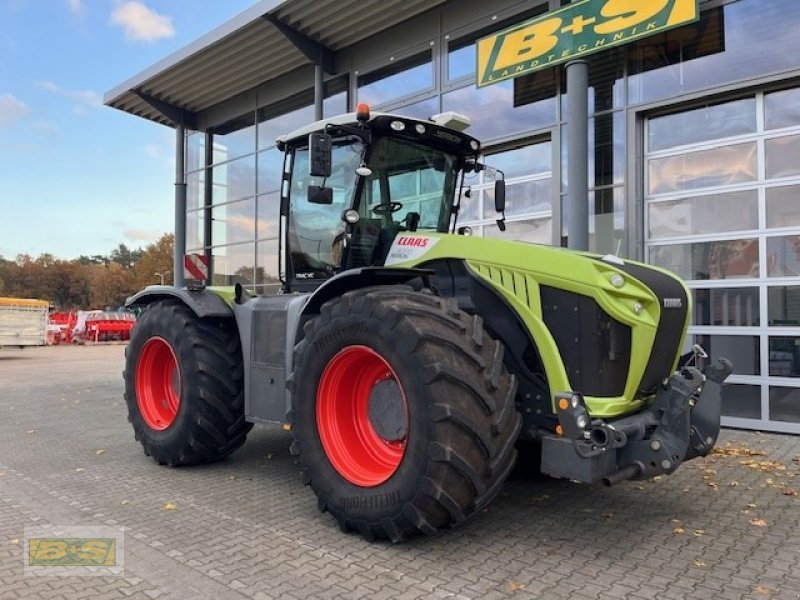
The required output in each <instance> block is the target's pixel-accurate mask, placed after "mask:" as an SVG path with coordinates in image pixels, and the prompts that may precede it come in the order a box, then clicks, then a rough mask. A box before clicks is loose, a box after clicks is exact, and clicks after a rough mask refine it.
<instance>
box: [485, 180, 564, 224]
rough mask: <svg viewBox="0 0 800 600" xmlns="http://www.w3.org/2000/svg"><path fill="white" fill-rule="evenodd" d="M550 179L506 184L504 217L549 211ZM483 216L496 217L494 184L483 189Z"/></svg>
mask: <svg viewBox="0 0 800 600" xmlns="http://www.w3.org/2000/svg"><path fill="white" fill-rule="evenodd" d="M551 185H552V182H551V180H550V179H539V180H536V181H523V182H517V183H509V184H506V217H514V216H520V215H526V214H530V213H535V212H542V211H549V210H551V208H552V202H551V199H550V190H551ZM484 194H485V196H486V197H485V200H484V218H486V219H490V218H491V219H494V218H497V216H498V215H497V213H496V212H495V210H494V186H492V187H490V188H488V189H486V190H485V191H484Z"/></svg>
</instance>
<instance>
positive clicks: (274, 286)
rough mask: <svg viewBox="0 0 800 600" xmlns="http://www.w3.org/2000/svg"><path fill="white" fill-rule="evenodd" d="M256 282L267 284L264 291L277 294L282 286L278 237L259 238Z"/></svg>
mask: <svg viewBox="0 0 800 600" xmlns="http://www.w3.org/2000/svg"><path fill="white" fill-rule="evenodd" d="M256 245H257V248H258V250H257V252H258V254H257V255H256V260H257V261H258V264H257V267H256V283H259V284H266V286H265V287H264V292H265V293H267V294H275V293H277V292H278V289H279V288H280V271H279V269H278V238H277V237H276V238H273V239H269V240H259V241H258V242H257V243H256Z"/></svg>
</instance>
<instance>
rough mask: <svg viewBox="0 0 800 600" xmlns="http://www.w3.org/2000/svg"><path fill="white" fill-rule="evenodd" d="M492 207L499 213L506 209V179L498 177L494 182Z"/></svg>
mask: <svg viewBox="0 0 800 600" xmlns="http://www.w3.org/2000/svg"><path fill="white" fill-rule="evenodd" d="M494 209H495V211H497V212H499V213H501V212H505V210H506V181H505V179H498V180H496V181H495V182H494Z"/></svg>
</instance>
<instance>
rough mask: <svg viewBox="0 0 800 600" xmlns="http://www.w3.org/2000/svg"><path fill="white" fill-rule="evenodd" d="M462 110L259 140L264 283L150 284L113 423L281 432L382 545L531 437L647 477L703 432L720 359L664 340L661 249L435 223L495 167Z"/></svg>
mask: <svg viewBox="0 0 800 600" xmlns="http://www.w3.org/2000/svg"><path fill="white" fill-rule="evenodd" d="M467 125H468V120H466V118H464V117H461V116H459V115H455V114H452V113H445V114H442V115H436V116H434V117H432V118H431V119H430V120H418V119H413V118H408V117H403V116H397V115H389V114H376V113H373V114H370V113H369V108H368V107H366V106H360V107H359V110H358V111H357V112H356V113H355V114H348V115H342V116H339V117H334V118H331V119H327V120H325V121H321V122H317V123H314V124H312V125H310V126H308V127H305V128H302V129H300V130H298V131H296V132H294V133H292V134H290V135H286V136H283V137H282V138H280V139H279V140H278V145H279V148H281V150H282V151H284V152H285V161H284V167H283V171H282V175H281V181H282V188H281V194H280V230H281V233H280V253H279V261H278V262H279V271H280V278H279V279H280V291H279V293H276V294H273V295H263V294H262V295H255V294H253V293H252V292H248V291H247V289H245V288H244V287H242V286H241V285H236V286H235V287H203V286H202V285H197V286H189V287H186V288H174V287H165V286H152V287H149V288H147V289H145V290H144V291H142V292H140V293H138V294H136V295H135V296H133V297H132V298H131V299H130V300H129V302H128V306H129V307H141V308H143V309H144V310H143V313H142V315H141V317H140V319H139V321H138V325H137V327H136V328H135V330H134V333H133V337H132V340H131V342H130V344H129V346H128V349H127V358H126V368H125V398H126V402H127V407H128V411H129V419H130V421H131V423H132V425H133V429H134V432H135V436H136V439H137V440H138V441H139V442H141V444H142V445H143V447H144V451H145V454H147V455H150V456H152V457H153V458H154V459H155V460H156V461H157V462H158V463H160V464H168V465H173V466H175V465H185V464H197V463H203V462H208V461H214V460H218V459H221V458H223V457H225V456H227V455H228V454H230V453H231V452H233V451H235V450H236V449H237V448H239V447H240V446H241V445H242V444H243V443H244V441H245V437H246V435H247V433H248V431H249V430H250V428H251V427H252V424H253V423H269V422H271V423H278V424H281V425H283V427H284V428H285V429H287V430H291V432H292V435H293V442H292V444H291V452H292V453H293V454H295V455H297V456H298V457H299V463H300V467H301V469H302V480H303V482H304V483H306V484H308V485H310V486H311V488H312V489H313V490H314V492H315V493H316V495H317V497H318V504H319V507H320V509H321V510H323V511H328V512H330V513H331V514H332V515H333V516H334V517H335V518H336V520H337V521H338V523H339V525H340V526H341V528H342V529H343V530H345V531H349V530H353V531H358V532H360V533H361V534H362V535H364V536H365V537H367V538H368V539H373V538H389V539H391V540H392V541H400V540H403V539H405V538H407V537H408V536H410V535H413V534H416V533H418V532H424V533H434V532H436V531H439V530H441V529H443V528H447V527H451V526H454V525H457V524H459V523H461V522H462V521H464V520H465V519H468V518H470V517H471V516H472V515H475V514H476V513H478V512H479V511H481V510H482V509H483V508H484V507H486V506H487V504H488V503H489V502H490V501H491V500H492V499H493V498H494V497H495V496H496V495H497V494H498V492H499V490H500V489H501V487H502V485H503V483H504V481H505V479H506V478H507V476H508V475H509V473H510V472H511V470H512V468H513V467H514V464H515V461H516V458H517V453H518V447H522V446H523V445H524V446H525V448H526V449H525V451H526V452H531V451H532V450H531V448H533V449H535V451H536V456H537V461H536V465H537V467H538V468H539V469H540V470H541V472H543V473H545V474H547V475H551V476H555V477H560V478H565V479H569V480H573V481H577V482H583V483H587V484H593V483H598V482H601V481H602V482H604V483H606V484H608V485H610V484H614V483H617V482H621V481H624V480H628V479H645V478H652V477H654V476H658V475H665V474H670V473H672V472H674V471H675V469H677V468H678V466H679V465H680V464H681V463H682V462H684V461H686V460H690V459H692V458H695V457H698V456H704V455H707V454H708V453H709V452H710V451H711V449H712V447H713V446H714V444H715V442H716V440H717V435H718V433H719V428H720V424H719V423H720V391H721V384H722V382H723V381H724V380H725V378H726V377H727V375H728V374H729V373H730V371H731V365H730V363H729V362H728V361H726V360H725V359H720V360H719V361H718V362H716V363H714V364H710V362H709V361H705V362H709V364H705V365H704V361H703V359H704V358H707V357H706V356H705V355H704V353H703V352H702V349H700V348H699V347H695V348H694V349H693V351H691V352H687V353H686V354H683V355H682V349H683V345H684V343H685V342H684V338H685V333H686V328H687V325H688V322H689V315H690V309H691V307H690V302H691V296H690V294H689V293H688V291H687V288H686V287H685V285H684V284H683V283H682V282H681V281H680V280H679V279H678V278H677V277H676V276H675V275H673V274H671V273H670V272H668V271H665V270H663V269H660V268H657V267H653V266H649V265H645V264H640V263H637V262H634V261H631V260H623V259H620V258H619V257H617V256H613V255H609V256H600V255H596V254H591V253H586V252H576V251H571V250H566V249H563V248H554V247H548V246H541V245H535V244H528V243H520V242H512V241H506V240H502V239H490V238H483V237H478V236H472V235H470V234H471V231H470V230H469V228H467V227H458V226H457V218H458V212H459V207H460V205H461V202H462V198H464V196H465V189H464V178H465V177H467V176H473V174H474V173H476V172H480V171H485V173H484V176H486V177H490V176H491V178H494V179H495V180H496V181H495V185H494V189H493V190H490V191H493V195H494V202H495V207H494V208H495V209H496V210H497V212H498V213H499V217H500V218H498V226H499V227H500V228H501V229H502V228H503V226H504V219H503V216H504V210H505V182H504V181H503V175H502V173H501V172H499V171H497V170H495V169H492V168H491V167H490V166H488V165H486V164H484V163H483V162H482V161H481V160H480V156H481V146H480V143H479V141H478V140H476V139H474V138H473V137H471V136H469V135H468V134H466V133H465V132H464V130H465V129H466V126H467Z"/></svg>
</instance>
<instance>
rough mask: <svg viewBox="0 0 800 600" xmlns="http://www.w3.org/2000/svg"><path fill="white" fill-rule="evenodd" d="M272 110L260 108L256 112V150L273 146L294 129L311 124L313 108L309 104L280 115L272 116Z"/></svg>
mask: <svg viewBox="0 0 800 600" xmlns="http://www.w3.org/2000/svg"><path fill="white" fill-rule="evenodd" d="M274 110H275V109H274V108H266V109H264V108H262V109H261V110H259V111H258V120H259V123H258V149H259V150H262V149H264V148H269V147H270V146H274V145H275V140H277V139H278V138H279V137H280V136H282V135H286V134H287V133H291V132H293V131H294V130H295V129H300V128H301V127H303V126H305V125H308V124H309V123H313V121H314V106H313V105H311V104H309V105H307V106H303V107H302V108H297V109H295V110H291V111H289V112H286V113H283V114H281V115H277V116H274V115H273V112H274Z"/></svg>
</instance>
